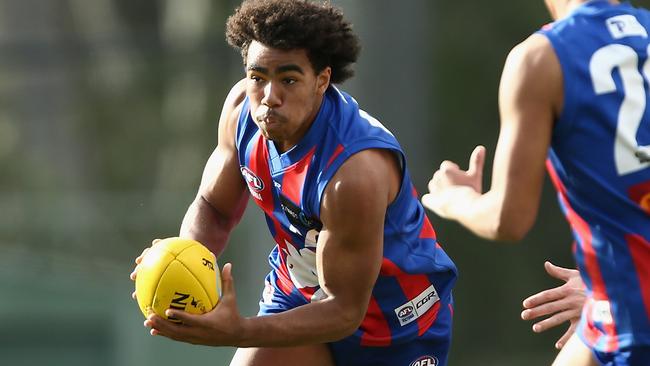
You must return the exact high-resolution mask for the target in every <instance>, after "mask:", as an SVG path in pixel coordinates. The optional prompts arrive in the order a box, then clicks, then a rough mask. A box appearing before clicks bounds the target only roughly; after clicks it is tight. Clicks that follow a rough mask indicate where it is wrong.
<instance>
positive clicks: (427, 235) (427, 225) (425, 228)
mask: <svg viewBox="0 0 650 366" xmlns="http://www.w3.org/2000/svg"><path fill="white" fill-rule="evenodd" d="M435 238H436V231H435V230H433V226H431V221H429V218H427V217H426V216H424V220H422V229H421V230H420V239H434V240H435Z"/></svg>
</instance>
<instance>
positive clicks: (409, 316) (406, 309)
mask: <svg viewBox="0 0 650 366" xmlns="http://www.w3.org/2000/svg"><path fill="white" fill-rule="evenodd" d="M439 300H440V297H439V296H438V292H437V291H436V289H435V287H433V285H431V286H429V287H427V288H426V289H425V290H424V291H422V292H421V293H420V294H419V295H418V296H416V297H415V298H413V299H411V300H410V301H409V302H407V303H405V304H403V305H401V306H399V307H397V308H396V309H395V315H397V319H398V320H399V323H400V325H401V326H405V325H406V324H409V323H411V322H412V321H414V320H415V319H417V318H419V317H420V316H422V315H423V314H424V313H426V312H427V310H429V309H431V307H432V306H433V305H434V304H435V303H436V302H438V301H439ZM425 365H426V364H425Z"/></svg>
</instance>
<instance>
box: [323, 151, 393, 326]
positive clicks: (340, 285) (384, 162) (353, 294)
mask: <svg viewBox="0 0 650 366" xmlns="http://www.w3.org/2000/svg"><path fill="white" fill-rule="evenodd" d="M390 154H391V153H389V152H387V151H378V150H367V151H363V152H361V153H358V154H356V155H354V156H352V157H351V158H350V159H348V161H347V162H346V163H345V164H344V165H343V166H342V167H341V168H340V169H339V171H338V172H337V174H336V175H335V176H334V178H333V179H332V180H331V181H330V183H329V185H328V187H326V190H325V193H324V195H323V200H322V203H321V220H322V222H323V230H322V231H321V234H320V236H319V239H318V246H317V267H318V276H319V283H320V285H321V287H322V288H323V290H324V291H325V292H326V293H327V294H328V295H329V296H333V297H335V298H336V300H337V301H338V302H339V303H340V305H341V306H343V307H344V308H346V309H355V311H356V312H357V313H356V314H355V316H356V317H362V316H363V314H365V310H366V307H367V305H368V301H369V299H370V295H371V292H372V288H373V286H374V283H375V282H376V280H377V276H378V275H379V269H380V267H381V261H382V256H383V239H384V237H383V236H384V221H385V216H386V209H387V206H388V205H389V203H390V201H391V200H392V197H391V196H393V195H394V193H395V191H396V188H397V189H398V187H396V185H399V175H400V173H399V170H398V167H397V166H396V165H397V164H396V163H395V162H394V161H391V159H394V158H393V157H392V156H390Z"/></svg>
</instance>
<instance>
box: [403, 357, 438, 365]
mask: <svg viewBox="0 0 650 366" xmlns="http://www.w3.org/2000/svg"><path fill="white" fill-rule="evenodd" d="M409 366H438V359H437V358H435V357H433V356H422V357H420V358H418V359H417V360H415V361H413V362H411V364H409Z"/></svg>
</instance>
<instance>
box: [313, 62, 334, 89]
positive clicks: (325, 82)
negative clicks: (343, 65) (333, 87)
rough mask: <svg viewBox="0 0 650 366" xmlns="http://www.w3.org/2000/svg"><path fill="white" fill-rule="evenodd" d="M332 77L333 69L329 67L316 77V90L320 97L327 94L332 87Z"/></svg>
mask: <svg viewBox="0 0 650 366" xmlns="http://www.w3.org/2000/svg"><path fill="white" fill-rule="evenodd" d="M331 77H332V68H331V67H329V66H327V67H325V68H324V69H323V70H322V71H321V72H319V73H318V75H316V88H317V92H318V94H319V95H323V94H325V90H327V87H328V86H329V85H330V78H331Z"/></svg>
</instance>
